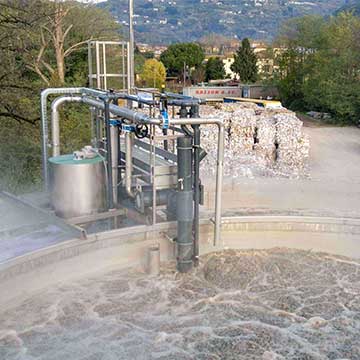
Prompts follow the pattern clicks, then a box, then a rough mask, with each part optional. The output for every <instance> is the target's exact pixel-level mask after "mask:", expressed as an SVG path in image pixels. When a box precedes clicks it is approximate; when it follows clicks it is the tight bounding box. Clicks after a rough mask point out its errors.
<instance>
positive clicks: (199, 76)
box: [191, 65, 206, 84]
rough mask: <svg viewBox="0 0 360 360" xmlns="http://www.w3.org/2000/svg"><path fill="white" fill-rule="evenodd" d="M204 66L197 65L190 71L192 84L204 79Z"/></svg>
mask: <svg viewBox="0 0 360 360" xmlns="http://www.w3.org/2000/svg"><path fill="white" fill-rule="evenodd" d="M205 75H206V74H205V66H203V65H199V66H198V67H197V68H196V69H195V70H194V71H193V72H192V73H191V80H192V81H193V83H194V84H198V83H201V82H203V81H205Z"/></svg>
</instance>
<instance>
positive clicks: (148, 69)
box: [140, 59, 166, 89]
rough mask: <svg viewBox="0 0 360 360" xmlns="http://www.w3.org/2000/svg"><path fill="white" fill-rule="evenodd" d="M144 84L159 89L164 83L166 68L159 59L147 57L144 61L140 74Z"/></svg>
mask: <svg viewBox="0 0 360 360" xmlns="http://www.w3.org/2000/svg"><path fill="white" fill-rule="evenodd" d="M140 77H141V79H142V80H143V81H144V82H145V85H146V86H149V87H154V88H158V89H160V88H161V86H162V85H163V84H165V79H166V69H165V66H164V64H163V63H162V62H161V61H158V60H156V59H148V60H146V61H145V64H144V68H143V71H142V73H141V75H140Z"/></svg>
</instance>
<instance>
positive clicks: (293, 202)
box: [205, 121, 360, 217]
mask: <svg viewBox="0 0 360 360" xmlns="http://www.w3.org/2000/svg"><path fill="white" fill-rule="evenodd" d="M304 125H305V129H304V131H305V132H306V133H307V134H308V135H309V136H310V141H311V150H310V160H309V170H310V171H309V172H310V178H309V179H299V180H294V179H279V178H265V177H258V178H256V177H255V178H246V177H243V178H240V179H236V180H235V179H231V178H229V177H228V178H226V179H225V189H224V193H223V194H224V195H223V201H224V206H223V208H224V209H239V210H240V209H241V210H244V209H247V210H249V211H250V212H251V211H256V210H263V211H264V212H271V211H280V212H282V213H289V212H293V211H295V212H302V213H309V214H314V213H315V214H317V215H329V216H330V215H334V216H351V217H359V216H360V129H359V128H355V127H330V126H323V125H321V124H320V125H318V124H316V123H314V122H309V121H306V122H305V124H304ZM205 184H206V186H207V187H208V189H209V188H210V190H209V192H208V193H207V195H208V196H207V198H206V200H207V201H206V205H207V206H209V207H211V206H212V204H213V201H214V191H213V190H212V189H213V185H212V184H211V180H208V181H205Z"/></svg>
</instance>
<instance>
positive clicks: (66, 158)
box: [49, 154, 103, 165]
mask: <svg viewBox="0 0 360 360" xmlns="http://www.w3.org/2000/svg"><path fill="white" fill-rule="evenodd" d="M100 161H103V159H102V158H101V156H99V155H97V156H96V157H94V158H92V159H83V160H74V156H73V154H68V155H60V156H55V157H51V158H49V162H50V163H52V164H56V165H81V164H97V163H99V162H100Z"/></svg>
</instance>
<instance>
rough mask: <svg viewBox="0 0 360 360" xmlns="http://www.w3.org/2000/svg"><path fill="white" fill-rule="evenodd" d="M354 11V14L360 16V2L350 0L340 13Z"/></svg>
mask: <svg viewBox="0 0 360 360" xmlns="http://www.w3.org/2000/svg"><path fill="white" fill-rule="evenodd" d="M341 11H353V12H354V14H356V15H358V16H360V0H348V1H347V2H346V4H345V5H344V6H342V7H341V8H340V9H339V10H338V11H337V13H338V12H341Z"/></svg>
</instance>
